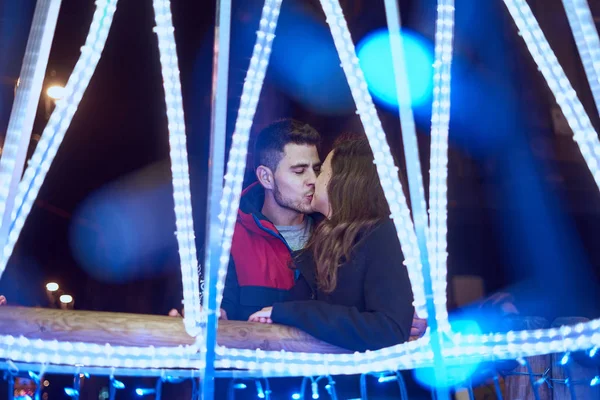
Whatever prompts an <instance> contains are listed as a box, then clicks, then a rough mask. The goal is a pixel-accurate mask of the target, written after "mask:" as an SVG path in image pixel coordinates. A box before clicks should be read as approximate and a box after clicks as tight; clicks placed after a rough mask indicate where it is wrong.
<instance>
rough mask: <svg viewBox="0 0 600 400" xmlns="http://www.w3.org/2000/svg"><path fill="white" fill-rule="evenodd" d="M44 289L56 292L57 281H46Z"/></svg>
mask: <svg viewBox="0 0 600 400" xmlns="http://www.w3.org/2000/svg"><path fill="white" fill-rule="evenodd" d="M46 290H47V291H49V292H56V291H57V290H58V283H56V282H48V283H46Z"/></svg>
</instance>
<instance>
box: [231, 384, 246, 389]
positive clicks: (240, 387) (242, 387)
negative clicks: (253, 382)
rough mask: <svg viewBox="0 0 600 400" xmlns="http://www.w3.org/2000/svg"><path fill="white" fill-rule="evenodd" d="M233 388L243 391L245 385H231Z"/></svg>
mask: <svg viewBox="0 0 600 400" xmlns="http://www.w3.org/2000/svg"><path fill="white" fill-rule="evenodd" d="M233 388H234V389H240V390H243V389H246V384H245V383H236V384H235V385H233Z"/></svg>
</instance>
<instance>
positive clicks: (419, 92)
mask: <svg viewBox="0 0 600 400" xmlns="http://www.w3.org/2000/svg"><path fill="white" fill-rule="evenodd" d="M402 43H403V45H404V56H405V62H406V72H407V74H408V80H409V82H410V97H411V105H412V106H413V107H419V106H421V105H424V104H428V101H429V100H430V99H431V95H432V90H433V88H432V86H433V52H432V50H431V48H430V47H431V45H430V43H428V42H427V40H426V39H425V38H423V37H421V36H420V35H418V34H417V33H413V32H411V31H409V30H406V29H403V31H402ZM356 48H357V55H358V58H359V60H360V67H361V68H362V70H363V72H364V74H365V79H366V80H367V85H368V87H369V91H370V92H371V94H372V95H373V96H374V97H375V98H376V99H377V100H379V101H380V102H383V103H384V104H386V105H388V106H390V107H398V98H397V93H396V78H395V76H394V66H393V62H392V50H391V47H390V34H389V32H388V31H387V29H380V30H377V31H374V32H372V33H370V34H369V35H367V36H366V37H365V38H363V39H362V40H361V41H360V42H359V43H358V45H357V47H356Z"/></svg>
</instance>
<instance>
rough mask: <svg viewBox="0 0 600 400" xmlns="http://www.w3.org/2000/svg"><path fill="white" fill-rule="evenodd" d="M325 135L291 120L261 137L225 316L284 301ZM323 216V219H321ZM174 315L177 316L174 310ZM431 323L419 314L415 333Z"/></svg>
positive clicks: (308, 220)
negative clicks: (291, 265) (420, 317)
mask: <svg viewBox="0 0 600 400" xmlns="http://www.w3.org/2000/svg"><path fill="white" fill-rule="evenodd" d="M320 141H321V137H320V135H319V133H318V132H317V131H316V130H315V129H314V128H313V127H311V126H310V125H308V124H304V123H302V122H299V121H296V120H291V119H286V120H281V121H278V122H275V123H273V124H271V125H269V126H267V127H266V128H264V129H263V130H262V131H261V132H260V133H259V134H258V137H257V139H256V144H255V151H254V168H255V172H256V177H257V180H258V182H256V183H254V184H252V185H250V186H249V187H248V188H246V189H245V190H244V191H243V192H242V197H241V199H240V207H239V210H238V218H237V221H236V225H235V231H234V235H233V240H232V245H231V256H230V261H229V266H228V270H227V278H226V281H225V289H224V292H223V301H222V303H221V318H222V319H232V320H243V321H247V320H248V318H249V317H250V315H252V314H253V313H255V312H257V311H259V310H261V309H263V308H264V307H269V306H271V305H273V304H274V303H276V302H280V301H282V300H284V299H285V297H286V295H287V292H288V290H289V289H291V288H292V286H293V285H294V281H295V278H296V276H295V274H294V271H293V270H292V269H290V268H289V267H290V264H291V262H292V258H293V256H294V253H295V252H296V251H299V250H301V249H302V248H304V246H305V245H306V243H307V241H308V239H309V237H310V234H311V232H312V230H313V227H314V226H315V225H316V223H317V222H318V219H319V217H318V216H315V215H313V214H312V207H311V201H312V196H313V193H314V189H315V181H316V179H317V175H318V174H319V171H320V167H321V161H320V159H319V152H318V150H319V145H320ZM321 218H322V217H321ZM169 315H172V316H174V315H178V312H177V311H176V310H171V312H170V313H169ZM426 327H427V324H426V322H425V321H424V320H421V319H419V318H417V317H416V316H415V319H414V320H413V329H411V335H412V336H414V338H418V337H420V336H422V334H423V333H424V332H425V329H426Z"/></svg>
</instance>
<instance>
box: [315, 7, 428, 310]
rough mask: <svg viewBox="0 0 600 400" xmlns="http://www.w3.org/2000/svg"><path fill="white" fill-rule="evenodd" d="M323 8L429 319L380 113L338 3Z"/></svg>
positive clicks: (420, 306)
mask: <svg viewBox="0 0 600 400" xmlns="http://www.w3.org/2000/svg"><path fill="white" fill-rule="evenodd" d="M321 5H322V7H323V10H324V11H325V15H326V17H327V23H328V24H329V27H330V30H331V34H332V36H333V40H334V43H335V46H336V48H337V51H338V55H339V57H340V60H341V62H342V68H343V69H344V72H345V74H346V79H347V81H348V84H349V86H350V91H351V92H352V97H353V98H354V102H355V103H356V108H357V112H358V114H359V116H360V119H361V121H362V124H363V127H364V130H365V133H366V135H367V138H368V139H369V144H370V145H371V148H372V149H373V154H374V157H375V164H376V166H377V172H378V174H379V178H380V180H381V186H382V187H383V191H384V193H385V197H386V199H388V203H389V205H390V210H391V213H392V218H393V220H394V223H395V226H396V231H397V233H398V239H399V240H400V244H401V246H402V252H403V254H404V258H405V261H404V263H405V265H406V267H407V270H408V273H409V276H410V281H411V285H412V289H413V296H414V305H415V310H416V311H417V313H418V314H419V316H421V317H422V318H426V317H427V310H426V308H425V293H424V287H423V275H422V265H421V260H420V252H419V248H418V246H417V238H416V235H415V230H414V226H413V223H412V220H411V218H410V210H409V209H408V206H407V204H406V198H405V196H404V191H403V190H402V185H401V183H400V180H399V178H398V172H397V171H398V170H397V167H396V166H395V164H394V160H393V158H392V156H391V152H390V147H389V146H388V143H387V140H386V137H385V132H384V131H383V127H382V126H381V121H380V120H379V116H378V115H377V110H376V108H375V105H374V104H373V99H372V98H371V94H370V93H369V91H368V88H367V83H366V81H365V76H364V74H363V72H362V70H361V69H360V66H359V63H358V58H357V57H356V51H355V48H354V44H353V43H352V37H351V35H350V32H349V30H348V25H347V24H346V20H345V18H344V14H343V12H342V8H341V7H340V4H339V1H337V0H321Z"/></svg>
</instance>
